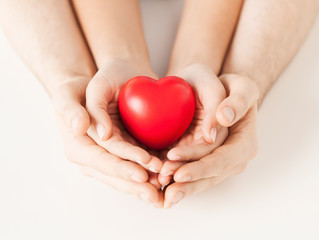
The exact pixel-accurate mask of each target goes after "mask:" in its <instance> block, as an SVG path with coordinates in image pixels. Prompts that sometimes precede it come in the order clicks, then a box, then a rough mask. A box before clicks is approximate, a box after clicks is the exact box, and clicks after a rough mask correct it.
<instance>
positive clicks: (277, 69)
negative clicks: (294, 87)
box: [223, 0, 319, 105]
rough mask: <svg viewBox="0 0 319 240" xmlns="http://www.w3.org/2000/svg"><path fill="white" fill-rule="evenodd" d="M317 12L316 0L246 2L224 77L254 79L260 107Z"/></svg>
mask: <svg viewBox="0 0 319 240" xmlns="http://www.w3.org/2000/svg"><path fill="white" fill-rule="evenodd" d="M318 9H319V1H318V0H309V1H302V0H296V1H290V0H283V1H276V0H260V1H254V0H248V1H246V2H245V5H244V7H243V12H242V16H241V18H240V21H239V24H238V28H237V31H236V34H235V37H234V40H233V43H232V45H231V48H230V52H229V54H228V56H227V58H226V61H225V66H224V68H223V74H225V73H235V74H239V75H245V76H248V77H250V78H251V79H253V81H254V82H255V83H256V84H257V86H258V88H259V91H260V97H259V100H258V103H259V105H260V104H261V102H262V100H263V98H264V97H265V95H266V93H267V91H268V89H269V88H270V87H271V85H272V84H273V83H274V82H275V81H276V80H277V78H278V77H279V75H280V74H281V72H282V71H283V70H284V68H285V67H286V66H287V65H288V63H289V62H290V60H291V59H292V58H293V56H294V55H295V53H296V52H297V51H298V49H299V47H300V45H301V43H302V42H303V40H304V39H305V37H306V36H307V34H308V32H309V30H310V28H311V25H312V23H313V21H314V19H315V17H316V15H317V13H318Z"/></svg>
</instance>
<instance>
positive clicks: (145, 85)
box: [119, 76, 195, 150]
mask: <svg viewBox="0 0 319 240" xmlns="http://www.w3.org/2000/svg"><path fill="white" fill-rule="evenodd" d="M119 112H120V116H121V119H122V122H123V124H124V125H125V127H126V128H127V130H128V131H129V132H130V133H131V134H132V135H133V136H134V137H135V139H137V140H138V141H140V142H141V143H143V144H145V145H146V146H148V147H150V148H152V149H156V150H159V149H163V148H165V147H167V146H169V145H170V144H172V143H174V142H175V141H176V140H177V139H178V138H180V137H181V136H182V135H183V133H184V132H185V131H186V129H187V128H188V127H189V125H190V123H191V122H192V120H193V116H194V113H195V95H194V92H193V89H192V87H191V86H190V85H189V83H188V82H186V81H185V80H184V79H182V78H179V77H175V76H168V77H164V78H161V79H159V80H155V79H153V78H149V77H145V76H138V77H135V78H132V79H130V80H129V81H128V82H127V83H126V84H125V85H124V86H123V88H122V89H121V91H120V95H119Z"/></svg>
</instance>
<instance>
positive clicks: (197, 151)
mask: <svg viewBox="0 0 319 240" xmlns="http://www.w3.org/2000/svg"><path fill="white" fill-rule="evenodd" d="M218 132H219V134H218V136H217V138H216V140H215V142H214V143H213V144H208V143H206V142H205V141H202V142H201V143H198V144H192V145H185V146H176V147H174V148H172V149H171V150H170V151H169V152H168V153H167V158H168V159H169V160H171V161H194V160H198V159H201V158H203V157H205V156H206V155H208V154H210V153H211V152H212V151H214V150H215V149H216V148H217V147H218V146H220V145H221V144H222V143H223V142H224V139H225V138H226V137H227V135H228V129H227V128H224V127H222V128H219V131H218Z"/></svg>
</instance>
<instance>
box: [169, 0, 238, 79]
mask: <svg viewBox="0 0 319 240" xmlns="http://www.w3.org/2000/svg"><path fill="white" fill-rule="evenodd" d="M242 2H243V0H231V1H229V0H228V1H225V0H201V1H197V0H187V1H186V2H185V7H184V12H183V16H182V19H181V23H180V26H179V30H178V33H177V37H176V41H175V45H174V49H173V52H172V56H171V61H170V66H169V68H170V70H169V71H170V72H174V69H180V68H182V67H184V66H186V65H189V64H192V63H202V64H205V65H209V66H211V67H212V69H213V70H214V72H215V74H218V73H219V71H220V68H221V65H222V62H223V59H224V57H225V54H226V51H227V48H228V46H229V42H230V40H231V37H232V34H233V31H234V29H235V27H236V23H237V19H238V16H239V13H240V9H241V5H242Z"/></svg>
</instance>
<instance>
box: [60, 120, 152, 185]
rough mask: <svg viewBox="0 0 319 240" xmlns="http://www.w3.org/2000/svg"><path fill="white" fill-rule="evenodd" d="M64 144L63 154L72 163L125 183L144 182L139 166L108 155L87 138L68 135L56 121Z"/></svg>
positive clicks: (145, 174)
mask: <svg viewBox="0 0 319 240" xmlns="http://www.w3.org/2000/svg"><path fill="white" fill-rule="evenodd" d="M58 123H59V127H60V128H61V130H62V131H61V132H62V136H63V138H64V143H65V154H66V156H67V158H68V159H69V160H70V161H71V162H74V163H77V164H80V165H83V166H88V167H91V168H94V169H96V170H97V171H100V172H101V173H102V174H104V175H108V176H112V177H116V178H121V179H125V180H127V181H136V182H146V181H147V180H148V174H147V172H146V171H145V169H143V167H141V166H140V165H138V164H136V163H133V162H130V161H125V160H123V159H120V158H119V157H117V156H114V155H112V154H110V153H108V152H107V151H106V150H105V149H103V148H102V147H100V146H98V145H96V143H95V142H94V141H93V140H92V139H91V138H89V137H88V136H86V135H85V136H74V135H72V134H69V132H68V131H67V129H66V128H67V127H66V126H65V124H64V123H63V122H62V120H61V119H60V120H59V119H58Z"/></svg>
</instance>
